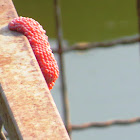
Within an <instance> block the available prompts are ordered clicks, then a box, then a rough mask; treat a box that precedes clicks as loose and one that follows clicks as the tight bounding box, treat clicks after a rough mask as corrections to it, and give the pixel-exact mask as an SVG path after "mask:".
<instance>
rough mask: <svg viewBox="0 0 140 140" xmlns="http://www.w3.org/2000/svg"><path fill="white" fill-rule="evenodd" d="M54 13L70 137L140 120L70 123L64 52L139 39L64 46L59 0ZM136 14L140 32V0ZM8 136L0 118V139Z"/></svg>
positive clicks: (56, 50) (120, 39)
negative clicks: (90, 129) (82, 131)
mask: <svg viewBox="0 0 140 140" xmlns="http://www.w3.org/2000/svg"><path fill="white" fill-rule="evenodd" d="M54 13H55V22H56V34H57V46H58V48H57V49H54V50H53V52H54V53H57V54H58V55H59V62H58V63H59V68H60V79H61V94H62V95H61V96H62V102H63V113H64V114H63V115H64V124H65V127H66V129H67V132H68V134H69V136H70V138H71V134H72V131H80V130H83V129H88V128H103V127H109V126H112V125H119V126H121V125H126V126H127V125H131V124H134V123H139V122H140V117H136V118H130V119H124V120H110V121H105V122H89V123H84V124H80V125H74V124H71V120H70V109H69V99H68V92H67V83H66V72H65V69H64V61H65V60H64V57H63V55H64V53H68V52H70V51H79V50H80V51H85V50H89V49H94V48H97V47H114V46H116V45H118V44H130V43H135V42H139V41H140V36H139V35H138V36H131V37H124V38H119V39H116V40H111V41H105V42H93V43H76V44H74V45H72V46H64V44H63V43H62V42H63V31H62V25H61V9H60V4H59V0H54ZM137 15H138V27H139V32H140V0H137ZM6 137H8V134H7V133H6V132H3V129H2V120H1V119H0V139H1V140H5V139H6Z"/></svg>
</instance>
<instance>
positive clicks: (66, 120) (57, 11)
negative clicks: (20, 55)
mask: <svg viewBox="0 0 140 140" xmlns="http://www.w3.org/2000/svg"><path fill="white" fill-rule="evenodd" d="M54 6H55V8H54V9H55V19H56V31H57V41H58V55H59V62H60V64H59V69H60V80H61V86H62V87H61V93H62V102H63V111H64V124H65V126H66V129H67V132H68V134H69V136H70V137H71V127H70V126H71V125H70V112H69V100H68V93H67V86H66V78H65V69H64V58H63V43H62V42H63V33H62V27H61V11H60V7H59V0H54Z"/></svg>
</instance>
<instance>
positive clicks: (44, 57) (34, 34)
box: [8, 17, 59, 90]
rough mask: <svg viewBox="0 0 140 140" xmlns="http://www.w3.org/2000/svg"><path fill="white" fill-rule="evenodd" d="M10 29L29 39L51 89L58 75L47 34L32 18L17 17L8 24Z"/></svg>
mask: <svg viewBox="0 0 140 140" xmlns="http://www.w3.org/2000/svg"><path fill="white" fill-rule="evenodd" d="M8 27H9V29H10V30H13V31H17V32H20V33H23V34H24V35H25V36H26V37H27V38H28V40H29V42H30V45H31V47H32V49H33V52H34V54H35V56H36V59H37V61H38V64H39V66H40V69H41V71H42V73H43V75H44V78H45V80H46V82H47V84H48V88H49V89H50V90H51V89H52V88H53V86H54V83H55V81H56V79H57V78H58V75H59V69H58V65H57V62H56V60H55V57H54V54H53V53H52V50H51V48H50V44H49V42H48V36H46V34H45V33H46V31H45V30H44V29H43V28H42V26H41V25H40V24H39V23H38V22H37V21H35V20H34V19H32V18H28V17H18V18H15V19H13V20H12V21H11V22H10V23H9V25H8Z"/></svg>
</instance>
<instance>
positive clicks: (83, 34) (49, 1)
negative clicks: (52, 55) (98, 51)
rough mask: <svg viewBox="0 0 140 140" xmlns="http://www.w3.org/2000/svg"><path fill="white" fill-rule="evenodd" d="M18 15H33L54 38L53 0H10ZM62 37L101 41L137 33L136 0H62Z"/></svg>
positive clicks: (71, 41)
mask: <svg viewBox="0 0 140 140" xmlns="http://www.w3.org/2000/svg"><path fill="white" fill-rule="evenodd" d="M13 2H14V5H15V7H16V9H17V12H18V15H19V16H25V17H32V18H33V19H35V20H37V21H38V22H39V23H40V24H41V25H42V26H43V28H44V29H45V30H46V31H47V35H48V36H49V38H55V37H56V35H55V18H54V5H53V0H40V1H38V0H13ZM60 6H61V13H62V24H63V27H62V28H63V35H64V39H65V40H67V41H68V42H69V43H70V44H72V43H76V42H83V41H84V42H88V41H90V42H91V41H103V40H110V39H114V38H118V37H123V36H129V35H134V34H137V33H138V27H137V26H138V25H137V11H136V1H133V0H105V1H103V0H86V1H85V0H70V1H67V0H61V4H60Z"/></svg>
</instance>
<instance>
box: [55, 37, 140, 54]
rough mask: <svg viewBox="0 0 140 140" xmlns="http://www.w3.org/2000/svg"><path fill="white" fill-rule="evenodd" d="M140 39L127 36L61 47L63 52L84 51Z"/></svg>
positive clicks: (139, 38)
mask: <svg viewBox="0 0 140 140" xmlns="http://www.w3.org/2000/svg"><path fill="white" fill-rule="evenodd" d="M138 41H140V37H139V36H129V37H123V38H119V39H115V40H111V41H104V42H91V43H76V44H74V45H72V46H69V47H67V46H65V47H64V48H63V52H70V51H73V50H75V51H84V50H90V49H95V48H97V47H106V48H108V47H111V46H115V45H119V44H131V43H136V42H138ZM53 52H54V53H58V50H56V49H54V50H53Z"/></svg>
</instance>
